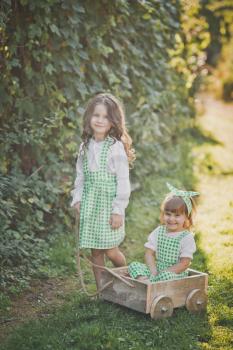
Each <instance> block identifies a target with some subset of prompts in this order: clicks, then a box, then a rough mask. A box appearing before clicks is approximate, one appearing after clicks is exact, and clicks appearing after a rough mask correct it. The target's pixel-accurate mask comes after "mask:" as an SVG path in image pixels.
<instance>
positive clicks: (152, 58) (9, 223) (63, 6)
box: [0, 0, 192, 286]
mask: <svg viewBox="0 0 233 350" xmlns="http://www.w3.org/2000/svg"><path fill="white" fill-rule="evenodd" d="M179 4H180V2H179V1H175V0H171V1H163V0H148V1H139V0H138V1H126V0H118V1H107V0H98V1H90V0H85V1H84V0H79V1H77V0H67V1H61V0H38V1H33V0H21V1H19V0H18V1H17V0H14V1H9V0H3V2H2V4H1V13H0V30H1V37H2V40H1V43H0V53H1V56H2V58H3V60H1V72H2V74H1V82H0V103H1V109H0V128H1V134H0V140H1V144H2V146H1V165H0V166H1V168H0V170H1V187H0V198H1V204H0V217H1V227H0V265H1V284H2V285H3V286H4V285H6V284H7V283H8V282H9V281H12V282H14V281H16V280H17V279H20V278H23V276H31V275H32V274H33V272H34V271H36V269H37V267H38V266H39V264H40V263H41V261H42V260H43V259H46V255H45V253H44V251H46V249H45V247H46V244H47V242H48V241H49V238H50V237H51V236H52V235H54V234H56V233H60V232H69V230H70V227H71V226H70V225H71V224H70V222H71V216H70V212H69V203H70V194H69V193H70V190H71V188H72V183H73V180H74V176H75V174H74V169H75V156H76V154H77V148H78V144H79V143H80V129H81V118H82V113H83V108H84V106H85V103H86V101H87V100H88V99H89V97H90V96H92V95H93V94H95V93H96V92H100V91H111V92H112V93H113V94H116V95H117V96H118V97H119V98H120V99H122V101H123V103H124V104H125V107H126V115H127V123H128V129H129V132H130V134H131V136H132V138H133V140H134V146H135V149H136V152H137V161H136V163H135V168H134V169H133V171H132V181H133V182H138V183H141V182H142V181H143V178H144V177H145V176H146V175H148V174H151V173H152V172H155V173H157V174H158V176H161V175H163V174H165V173H166V172H167V173H168V172H170V171H171V170H172V169H174V168H176V167H177V166H178V164H179V161H180V160H181V157H182V155H181V154H177V151H176V148H175V147H174V149H173V148H172V147H171V145H172V144H176V143H177V142H178V143H179V142H180V140H181V134H182V131H183V130H184V129H185V128H187V127H188V125H189V123H190V118H191V115H192V110H191V109H190V107H189V101H188V100H189V97H188V91H187V88H186V87H185V82H184V79H183V78H182V74H181V73H178V72H177V71H176V70H175V69H174V68H172V67H171V65H170V60H171V58H170V56H169V54H168V49H173V48H174V45H175V34H177V33H179V32H180V31H181V29H180V12H181V9H180V5H179ZM168 145H169V146H168Z"/></svg>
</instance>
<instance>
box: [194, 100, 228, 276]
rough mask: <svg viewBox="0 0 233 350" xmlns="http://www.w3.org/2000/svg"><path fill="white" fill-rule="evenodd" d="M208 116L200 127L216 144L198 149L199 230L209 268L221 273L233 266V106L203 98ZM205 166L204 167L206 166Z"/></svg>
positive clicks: (205, 112) (200, 123) (202, 118)
mask: <svg viewBox="0 0 233 350" xmlns="http://www.w3.org/2000/svg"><path fill="white" fill-rule="evenodd" d="M200 99H201V101H202V104H203V106H204V114H203V115H202V116H200V117H199V118H198V124H199V125H200V126H201V128H202V129H203V131H204V133H206V132H207V133H209V135H208V136H211V137H213V138H214V139H215V143H212V144H210V143H208V144H202V145H201V146H199V147H198V148H197V149H196V150H195V156H196V161H195V163H196V164H195V172H196V176H197V178H198V181H199V185H198V189H199V191H200V193H201V201H200V204H199V207H198V215H197V229H198V231H200V232H202V235H201V247H202V249H203V250H204V252H205V253H206V254H207V256H208V268H209V270H210V272H212V273H219V272H220V271H223V270H224V269H225V268H226V267H229V268H230V266H232V263H233V249H232V246H233V225H232V222H233V104H226V103H224V102H222V101H217V100H215V99H214V98H213V97H211V96H201V97H200ZM203 164H204V166H203Z"/></svg>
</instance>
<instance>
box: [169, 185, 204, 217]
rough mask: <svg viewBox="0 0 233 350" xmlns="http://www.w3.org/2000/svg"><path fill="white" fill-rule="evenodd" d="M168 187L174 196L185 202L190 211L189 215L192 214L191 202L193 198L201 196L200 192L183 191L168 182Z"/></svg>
mask: <svg viewBox="0 0 233 350" xmlns="http://www.w3.org/2000/svg"><path fill="white" fill-rule="evenodd" d="M167 187H168V189H169V190H170V191H171V193H172V194H174V195H175V196H177V197H181V198H182V199H183V201H184V202H185V204H186V206H187V209H188V214H190V213H191V211H192V202H191V199H190V198H191V197H194V196H199V194H200V193H198V192H193V191H183V190H178V189H177V188H175V187H174V186H172V185H171V184H169V183H168V182H167Z"/></svg>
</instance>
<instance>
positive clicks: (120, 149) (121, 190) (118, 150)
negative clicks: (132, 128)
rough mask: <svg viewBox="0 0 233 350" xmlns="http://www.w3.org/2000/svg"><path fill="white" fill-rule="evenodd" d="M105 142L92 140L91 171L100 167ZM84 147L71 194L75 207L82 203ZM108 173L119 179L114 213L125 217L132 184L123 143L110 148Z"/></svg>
mask: <svg viewBox="0 0 233 350" xmlns="http://www.w3.org/2000/svg"><path fill="white" fill-rule="evenodd" d="M103 143H104V141H95V140H94V139H91V140H90V142H89V145H88V152H87V159H88V165H89V169H90V171H96V170H98V167H99V157H100V153H101V149H102V146H103ZM82 145H83V144H81V146H80V149H79V156H78V160H77V163H76V172H77V177H76V179H75V183H74V190H73V191H72V192H71V194H72V196H73V200H72V202H71V206H72V207H73V206H74V205H75V204H76V203H77V202H81V200H82V193H83V186H84V174H83V151H82ZM107 171H109V173H111V174H114V175H116V179H117V193H116V198H115V199H114V200H113V203H112V213H113V214H119V215H124V213H125V208H126V207H127V205H128V203H129V196H130V182H129V164H128V158H127V155H126V152H125V149H124V145H123V143H122V142H121V141H116V142H115V143H114V144H113V145H111V146H110V150H109V152H108V159H107Z"/></svg>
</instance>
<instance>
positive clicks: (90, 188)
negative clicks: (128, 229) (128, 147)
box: [79, 137, 125, 249]
mask: <svg viewBox="0 0 233 350" xmlns="http://www.w3.org/2000/svg"><path fill="white" fill-rule="evenodd" d="M113 142H114V141H113V140H112V139H111V138H110V137H107V138H106V139H105V142H104V143H103V146H102V150H101V154H100V162H99V169H98V170H97V171H90V170H89V166H88V159H87V152H85V154H84V157H83V172H84V188H83V195H82V201H81V210H80V242H79V245H80V248H95V249H109V248H113V247H117V246H118V245H119V244H120V243H121V242H122V241H123V240H124V237H125V230H124V225H123V226H121V227H120V228H119V229H114V230H113V229H112V228H111V225H110V224H109V220H110V217H111V213H112V202H113V200H114V198H115V197H116V190H117V181H116V175H114V174H110V173H109V172H108V171H107V157H108V152H109V148H110V147H111V145H112V144H113Z"/></svg>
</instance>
